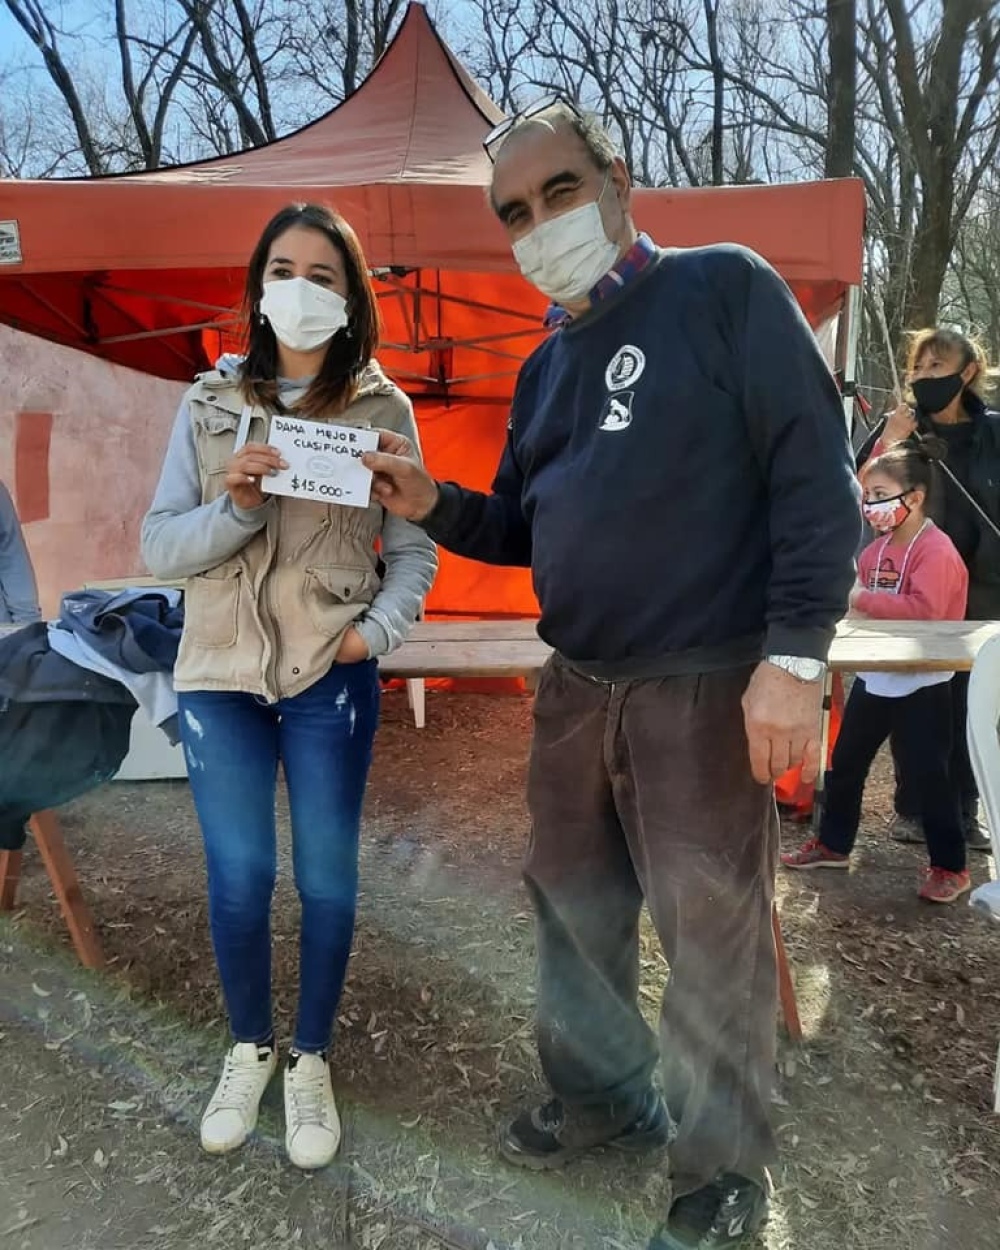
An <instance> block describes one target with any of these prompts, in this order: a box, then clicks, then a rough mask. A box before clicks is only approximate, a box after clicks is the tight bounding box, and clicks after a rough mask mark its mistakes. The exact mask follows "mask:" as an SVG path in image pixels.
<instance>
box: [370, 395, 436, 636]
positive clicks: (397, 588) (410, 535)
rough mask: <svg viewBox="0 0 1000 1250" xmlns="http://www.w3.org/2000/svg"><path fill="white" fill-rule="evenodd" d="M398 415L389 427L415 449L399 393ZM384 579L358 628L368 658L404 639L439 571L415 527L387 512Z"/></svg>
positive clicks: (409, 412)
mask: <svg viewBox="0 0 1000 1250" xmlns="http://www.w3.org/2000/svg"><path fill="white" fill-rule="evenodd" d="M399 397H400V400H401V403H400V412H399V417H398V419H397V421H396V422H395V423H394V426H393V428H394V429H395V431H396V432H397V433H399V434H403V435H405V436H406V438H408V439H409V440H410V442H411V443H412V444H413V446H414V447H416V448H417V450H418V451H419V449H420V441H419V438H418V436H417V423H416V421H415V420H414V418H413V408H412V406H411V405H410V401H409V400H408V399H407V398H406V397H405V396H404V395H403V394H402V392H400V395H399ZM382 559H383V560H384V561H385V577H384V578H383V581H382V587H381V589H380V590H379V592H378V594H377V595H376V596H375V598H374V600H373V601H372V605H371V607H370V608H369V609H368V611H367V612H366V613H365V614H364V616H363V617H362V618H361V620H360V621H358V622H357V625H356V628H357V630H358V632H359V633H360V634H361V636H362V638H364V640H365V642H366V643H367V644H368V650H369V653H370V654H371V655H372V656H378V655H385V654H386V653H387V652H389V651H394V650H395V649H396V648H397V647H398V646H399V645H400V643H402V642H404V641H405V640H406V636H407V634H408V633H409V632H410V630H411V629H412V628H413V623H414V621H416V619H417V617H418V616H419V615H420V611H421V609H422V607H423V603H424V599H425V598H426V597H427V592H428V591H429V590H430V588H431V585H432V583H433V581H434V575H435V574H436V573H437V567H438V557H437V548H436V547H435V545H434V543H433V542H432V541H431V540H430V538H428V537H427V535H426V534H425V533H424V531H423V530H422V529H420V528H419V526H416V525H413V524H412V523H411V522H410V521H404V520H403V519H402V517H397V516H393V515H392V514H391V513H389V512H387V513H385V519H384V520H383V522H382Z"/></svg>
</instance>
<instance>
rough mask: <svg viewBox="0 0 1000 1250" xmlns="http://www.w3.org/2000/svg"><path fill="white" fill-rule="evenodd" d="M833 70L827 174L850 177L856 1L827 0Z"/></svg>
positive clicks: (827, 19) (852, 141) (828, 96)
mask: <svg viewBox="0 0 1000 1250" xmlns="http://www.w3.org/2000/svg"><path fill="white" fill-rule="evenodd" d="M826 22H827V43H828V45H829V50H830V52H829V56H830V70H829V79H828V91H827V99H828V100H829V104H828V108H827V140H826V154H825V162H824V170H823V172H824V174H825V176H826V177H827V178H847V177H849V176H850V175H851V174H852V173H853V172H854V126H855V121H854V119H855V113H856V103H857V52H856V49H855V39H856V37H857V3H856V0H826Z"/></svg>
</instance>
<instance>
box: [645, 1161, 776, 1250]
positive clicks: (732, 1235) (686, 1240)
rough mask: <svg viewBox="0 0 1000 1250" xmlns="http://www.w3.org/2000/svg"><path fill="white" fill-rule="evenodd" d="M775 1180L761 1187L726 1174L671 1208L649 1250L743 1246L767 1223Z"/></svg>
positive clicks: (716, 1249)
mask: <svg viewBox="0 0 1000 1250" xmlns="http://www.w3.org/2000/svg"><path fill="white" fill-rule="evenodd" d="M770 1189H771V1178H770V1177H769V1176H768V1175H767V1173H766V1172H765V1174H764V1183H763V1184H762V1185H761V1184H758V1183H757V1182H756V1181H752V1180H749V1179H748V1178H747V1177H745V1176H737V1175H736V1173H735V1172H726V1173H724V1174H723V1175H722V1176H720V1177H719V1178H718V1179H717V1180H714V1181H713V1182H712V1183H711V1184H710V1185H705V1186H704V1188H702V1189H697V1190H695V1192H694V1193H693V1194H685V1195H684V1196H683V1197H682V1198H678V1199H677V1201H676V1202H675V1203H674V1204H673V1206H672V1207H671V1208H670V1214H669V1215H668V1216H667V1219H666V1222H665V1223H664V1224H661V1225H660V1227H659V1228H658V1229H657V1230H656V1232H655V1233H654V1234H653V1240H652V1241H651V1242H650V1243H649V1246H648V1250H725V1248H726V1247H733V1246H741V1245H743V1243H744V1240H746V1239H748V1238H750V1237H752V1236H753V1235H754V1234H755V1233H757V1232H759V1231H760V1229H762V1228H763V1227H764V1225H765V1223H766V1222H767V1216H768V1211H769V1208H770V1205H771V1198H770Z"/></svg>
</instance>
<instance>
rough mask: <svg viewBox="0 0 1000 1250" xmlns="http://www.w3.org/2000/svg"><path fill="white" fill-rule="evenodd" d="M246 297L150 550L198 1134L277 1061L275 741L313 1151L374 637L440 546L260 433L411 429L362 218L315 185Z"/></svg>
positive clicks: (183, 420)
mask: <svg viewBox="0 0 1000 1250" xmlns="http://www.w3.org/2000/svg"><path fill="white" fill-rule="evenodd" d="M245 308H246V318H247V329H246V343H247V349H246V355H245V356H243V357H242V358H237V357H223V358H222V359H221V360H220V361H219V365H218V368H217V369H215V370H213V371H211V372H209V373H205V374H201V375H200V376H199V377H198V378H197V380H196V381H195V383H194V385H193V386H192V387H191V388H190V389H189V390H188V392H187V393H186V395H185V397H184V400H183V401H182V403H181V407H180V411H179V412H178V414H177V420H176V423H175V425H174V429H173V433H172V435H171V437H170V443H169V446H168V448H167V454H166V459H165V461H164V465H163V470H162V473H161V476H160V481H159V485H158V486H157V489H156V495H155V497H154V499H153V503H152V506H151V508H150V511H149V513H148V515H147V516H146V518H145V521H144V522H143V527H142V550H143V556H144V558H145V560H146V563H147V564H148V566H149V568H150V569H151V570H152V571H153V573H154V574H155V575H156V576H158V577H163V578H169V579H178V578H184V579H186V589H185V625H184V634H183V638H182V641H181V647H180V653H179V655H178V659H177V666H176V669H175V673H174V681H175V685H176V688H177V691H178V699H179V704H180V722H181V731H182V737H183V742H184V749H185V754H186V758H187V765H188V775H189V777H190V780H191V790H192V794H193V797H194V802H195V806H196V808H197V812H198V819H199V822H200V824H201V828H202V833H203V836H204V842H205V854H206V860H207V865H208V897H209V919H210V924H211V930H212V942H213V946H214V948H215V955H216V961H217V963H218V968H219V975H220V979H221V982H222V989H223V993H224V996H225V1000H226V1007H227V1010H228V1013H229V1020H230V1027H231V1031H232V1038H233V1045H232V1047H231V1049H230V1050H229V1052H228V1053H227V1055H226V1059H225V1063H224V1065H223V1071H222V1078H221V1080H220V1081H219V1084H218V1086H217V1088H216V1090H215V1093H214V1094H213V1096H212V1098H211V1100H210V1102H209V1104H208V1107H207V1109H206V1111H205V1114H204V1116H203V1118H202V1124H201V1141H202V1145H203V1146H204V1148H205V1149H206V1150H207V1151H209V1152H211V1153H216V1154H221V1153H225V1152H227V1151H230V1150H233V1149H235V1148H236V1147H237V1146H239V1145H241V1144H242V1143H243V1142H244V1141H245V1140H246V1138H247V1137H248V1136H249V1135H250V1133H251V1132H252V1131H253V1129H254V1127H255V1125H256V1122H257V1108H258V1104H259V1102H260V1099H261V1096H262V1095H263V1093H264V1090H265V1088H266V1086H267V1084H268V1081H269V1080H270V1078H271V1076H272V1075H273V1073H274V1071H275V1069H276V1067H277V1044H276V1041H275V1036H274V1029H273V1024H272V1015H271V937H270V909H271V895H272V892H273V889H274V881H275V871H276V849H275V790H276V777H277V769H278V764H279V763H280V764H281V765H282V767H283V769H284V774H285V781H286V785H287V788H288V800H289V808H290V812H291V824H292V858H293V864H294V871H295V883H296V887H297V889H298V893H299V897H300V899H301V903H302V929H301V947H300V985H299V1004H298V1013H297V1018H296V1024H295V1033H294V1036H293V1038H292V1042H291V1047H290V1049H289V1052H288V1059H287V1064H286V1067H285V1072H284V1096H285V1117H286V1135H285V1143H286V1148H287V1151H288V1155H289V1158H290V1159H291V1161H292V1162H293V1163H295V1164H297V1165H298V1166H299V1167H303V1168H316V1167H322V1166H324V1165H325V1164H327V1163H329V1162H330V1160H331V1159H332V1158H333V1156H334V1154H335V1153H336V1150H337V1147H338V1145H339V1142H340V1122H339V1118H338V1115H337V1108H336V1103H335V1101H334V1096H333V1089H332V1086H331V1081H330V1069H329V1066H328V1063H327V1051H328V1047H329V1045H330V1039H331V1035H332V1031H333V1023H334V1019H335V1016H336V1012H337V1005H338V1002H339V998H340V993H341V989H342V986H343V982H344V976H345V973H346V969H347V961H348V958H349V955H350V949H351V941H352V938H353V932H354V914H355V905H356V898H357V858H358V831H359V825H360V814H361V803H362V799H363V796H364V789H365V783H366V779H367V775H368V767H369V763H370V760H371V749H372V739H373V737H374V733H375V728H376V724H377V721H378V702H379V685H378V672H377V664H376V657H377V656H379V655H381V654H384V653H385V652H387V651H390V650H392V649H393V648H394V647H396V646H398V645H399V643H400V642H401V641H402V640H403V639H404V638H405V636H406V634H407V632H408V631H409V629H410V628H411V626H412V625H413V622H414V621H415V620H416V617H417V615H418V613H419V611H420V606H421V603H422V601H423V599H424V596H425V595H426V593H427V591H428V589H429V587H430V585H431V582H432V580H433V578H434V573H435V570H436V568H437V557H436V554H435V549H434V546H433V544H432V543H431V542H430V540H429V539H428V538H427V537H426V535H425V534H424V533H423V531H421V530H419V529H418V528H417V527H416V526H414V525H411V524H409V523H408V522H406V521H403V520H400V519H399V518H398V517H394V516H392V515H390V514H388V513H386V512H384V511H383V509H382V507H381V506H380V505H379V504H378V503H376V502H374V501H370V500H369V499H368V497H367V493H366V494H365V495H364V497H363V499H362V503H363V506H351V507H347V506H343V505H340V504H337V503H335V502H330V503H326V502H320V501H317V498H316V497H315V495H316V491H313V492H311V493H312V495H313V497H307V496H308V494H309V493H310V492H304V491H303V489H302V478H301V476H300V475H299V474H297V473H293V474H288V473H287V472H286V471H287V470H288V469H289V464H288V462H287V461H286V459H285V458H284V457H283V455H282V453H281V452H280V451H279V450H278V449H277V448H275V447H273V446H270V445H269V442H268V438H269V430H270V423H271V418H272V417H273V416H276V415H280V416H282V417H283V418H286V420H284V421H282V425H283V426H287V425H289V424H290V423H291V422H290V420H289V419H294V421H296V422H302V423H303V424H304V425H305V424H306V423H308V422H322V424H323V427H324V428H325V430H326V431H327V433H329V432H330V430H331V427H332V429H333V430H334V431H338V430H347V431H352V432H354V435H355V437H356V441H358V442H359V443H365V442H366V441H367V440H365V439H364V438H362V437H361V436H360V435H359V434H358V433H357V432H359V431H362V430H367V429H372V428H378V429H391V430H397V431H399V432H400V433H401V434H404V435H406V437H407V438H408V439H410V440H411V442H414V441H415V440H416V426H415V423H414V419H413V410H412V408H411V406H410V402H409V400H408V399H407V398H406V396H405V395H404V394H403V393H402V391H400V390H399V388H398V387H396V386H395V385H394V384H393V383H392V382H390V381H389V380H388V378H386V376H385V375H384V374H383V372H382V371H381V369H380V368H379V366H378V364H377V363H376V361H375V360H374V352H375V349H376V346H377V341H378V312H377V307H376V302H375V295H374V292H373V290H372V287H371V283H370V281H369V279H368V267H367V264H366V262H365V258H364V256H363V254H362V252H361V248H360V245H359V244H358V241H357V238H356V236H355V234H354V232H353V230H352V229H351V228H350V226H349V225H348V224H347V223H346V222H345V221H343V220H342V219H341V218H340V217H338V216H337V215H336V214H335V213H333V212H332V211H330V210H329V209H327V208H324V207H320V206H317V205H311V204H310V205H292V206H290V207H288V208H285V209H283V210H282V211H281V212H279V213H278V214H277V215H276V216H275V217H274V218H273V219H272V220H271V221H270V222H269V223H268V225H267V226H266V227H265V229H264V232H263V234H262V236H261V238H260V241H259V242H258V244H257V246H256V248H255V249H254V252H253V255H252V256H251V258H250V263H249V267H248V273H247V286H246V299H245ZM308 428H311V427H308V426H307V429H308ZM334 437H335V438H337V439H339V440H341V441H347V442H351V441H354V439H352V435H351V434H350V433H349V434H347V435H344V434H339V435H337V434H335V435H334ZM335 459H336V458H335V457H327V458H323V457H316V456H315V455H314V457H313V462H312V463H313V464H314V467H315V468H316V469H318V471H319V474H320V478H319V479H318V480H322V481H326V480H327V479H324V478H323V476H322V475H323V474H324V473H335V472H336V471H337V468H336V466H335V465H334V467H332V468H331V461H332V460H335ZM356 477H357V475H356V474H355V487H356V486H357V482H356ZM329 480H330V481H333V480H334V479H332V478H331V479H329ZM292 481H294V485H292V484H291V482H292ZM272 485H273V486H274V490H271V489H269V486H272ZM352 489H353V488H352ZM279 490H280V491H281V492H283V493H277V492H278V491H279ZM326 493H327V494H328V495H330V497H332V498H335V497H337V496H336V494H335V491H334V490H333V488H329V489H328V490H327V492H326ZM352 497H354V496H352Z"/></svg>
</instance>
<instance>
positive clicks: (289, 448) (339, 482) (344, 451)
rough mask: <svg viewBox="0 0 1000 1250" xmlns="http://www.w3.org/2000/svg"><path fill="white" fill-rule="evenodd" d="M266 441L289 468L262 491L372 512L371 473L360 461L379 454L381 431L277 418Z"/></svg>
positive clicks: (269, 480)
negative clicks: (284, 460)
mask: <svg viewBox="0 0 1000 1250" xmlns="http://www.w3.org/2000/svg"><path fill="white" fill-rule="evenodd" d="M267 441H268V443H269V444H270V445H271V446H272V447H276V448H277V449H278V451H280V452H281V454H282V456H284V458H285V459H286V460H287V461H288V468H287V469H281V470H280V471H279V472H278V473H276V474H275V475H274V476H273V477H265V478H264V480H263V481H262V482H261V489H262V490H266V491H270V492H271V494H273V495H291V496H293V497H294V498H296V499H316V500H318V501H319V502H320V503H337V504H342V505H344V506H345V507H348V508H367V507H368V503H369V501H370V499H371V491H372V474H371V469H366V468H365V466H364V465H363V464H362V463H361V456H362V454H363V453H364V452H366V451H376V450H377V449H378V433H377V431H375V430H359V429H357V428H355V427H354V426H350V425H328V424H326V423H325V422H320V421H303V420H300V419H299V418H298V417H280V416H273V417H272V418H271V432H270V434H269V435H268V440H267Z"/></svg>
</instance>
